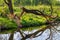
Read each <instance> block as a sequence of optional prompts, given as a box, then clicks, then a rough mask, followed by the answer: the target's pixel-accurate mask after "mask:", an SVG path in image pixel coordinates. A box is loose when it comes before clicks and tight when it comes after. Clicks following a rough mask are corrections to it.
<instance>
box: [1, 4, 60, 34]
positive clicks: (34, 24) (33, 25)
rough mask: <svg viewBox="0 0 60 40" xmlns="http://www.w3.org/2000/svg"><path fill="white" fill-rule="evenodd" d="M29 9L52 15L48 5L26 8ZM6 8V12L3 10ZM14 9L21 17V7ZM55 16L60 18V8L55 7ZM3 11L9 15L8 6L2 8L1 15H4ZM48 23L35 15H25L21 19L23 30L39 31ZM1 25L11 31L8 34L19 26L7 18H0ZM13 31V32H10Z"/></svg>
mask: <svg viewBox="0 0 60 40" xmlns="http://www.w3.org/2000/svg"><path fill="white" fill-rule="evenodd" d="M25 7H26V8H27V9H37V10H41V11H42V10H44V12H45V13H46V14H50V6H47V5H38V6H33V7H32V6H25ZM3 8H4V10H3ZM13 8H14V13H15V14H17V15H20V13H21V9H20V8H19V7H13ZM53 9H54V11H53V15H54V16H55V15H56V14H58V16H59V17H60V9H59V6H53ZM3 11H4V12H5V13H9V10H8V8H7V6H5V7H0V14H1V13H3ZM57 20H60V18H58V19H57ZM45 22H46V19H45V18H44V17H42V16H38V15H34V14H28V13H26V14H24V15H23V16H22V17H21V24H22V25H23V27H24V28H22V30H23V31H24V30H33V29H38V28H40V27H42V26H41V25H44V23H45ZM0 25H2V26H4V27H6V28H8V29H9V30H6V33H7V32H11V31H12V30H14V29H16V28H17V24H16V23H15V22H14V21H12V20H9V19H7V17H5V18H4V17H3V16H0ZM10 29H11V30H10Z"/></svg>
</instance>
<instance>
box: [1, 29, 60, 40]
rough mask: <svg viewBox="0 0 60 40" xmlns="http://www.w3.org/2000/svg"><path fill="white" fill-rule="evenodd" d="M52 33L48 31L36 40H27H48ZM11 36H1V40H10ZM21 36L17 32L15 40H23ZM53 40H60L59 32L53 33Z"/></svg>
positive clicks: (30, 39) (31, 39)
mask: <svg viewBox="0 0 60 40" xmlns="http://www.w3.org/2000/svg"><path fill="white" fill-rule="evenodd" d="M35 31H36V30H33V31H24V33H25V34H28V33H29V34H30V33H33V32H35ZM49 34H50V31H49V30H48V29H47V30H46V31H45V32H44V33H43V34H42V35H41V36H39V37H36V38H28V39H26V40H46V38H48V37H49ZM9 36H10V34H0V40H8V39H9ZM21 38H22V37H21V35H20V33H19V32H15V33H14V38H13V40H21ZM53 40H60V33H59V32H57V33H55V32H53Z"/></svg>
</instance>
